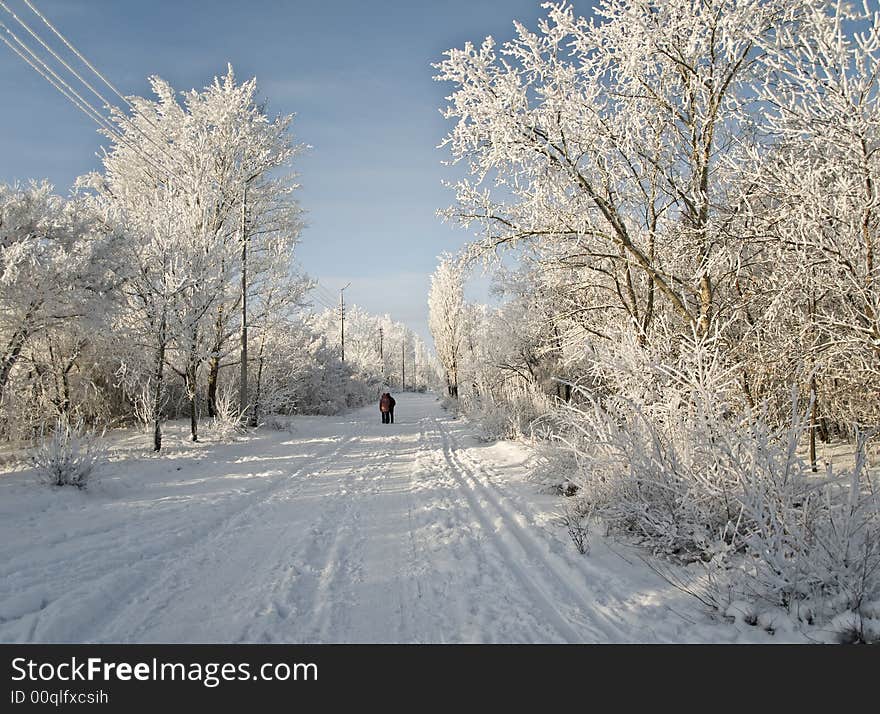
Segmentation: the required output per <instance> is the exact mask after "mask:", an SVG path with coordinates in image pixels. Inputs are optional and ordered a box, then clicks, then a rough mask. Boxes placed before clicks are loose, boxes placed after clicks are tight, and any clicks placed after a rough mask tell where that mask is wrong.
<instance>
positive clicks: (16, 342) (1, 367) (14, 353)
mask: <svg viewBox="0 0 880 714" xmlns="http://www.w3.org/2000/svg"><path fill="white" fill-rule="evenodd" d="M27 338H28V331H27V329H25V328H19V329H18V330H16V332H15V333H14V334H13V335H12V338H11V339H10V340H9V344H8V345H7V346H6V351H5V354H4V355H3V357H2V359H0V400H2V399H3V392H4V391H5V389H6V385H7V384H8V383H9V377H10V376H11V374H12V368H13V367H15V363H16V362H18V358H19V357H20V356H21V351H22V349H23V348H24V343H25V342H26V341H27Z"/></svg>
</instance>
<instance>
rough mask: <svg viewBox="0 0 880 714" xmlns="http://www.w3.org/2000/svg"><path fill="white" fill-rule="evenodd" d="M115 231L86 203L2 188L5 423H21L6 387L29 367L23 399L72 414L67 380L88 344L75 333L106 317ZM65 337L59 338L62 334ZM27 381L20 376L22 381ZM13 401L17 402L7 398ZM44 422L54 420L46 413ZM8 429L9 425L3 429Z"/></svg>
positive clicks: (0, 372) (0, 390)
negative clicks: (98, 317) (47, 396)
mask: <svg viewBox="0 0 880 714" xmlns="http://www.w3.org/2000/svg"><path fill="white" fill-rule="evenodd" d="M114 237H115V234H114V233H113V231H107V230H105V226H104V225H103V224H102V223H101V221H100V219H99V217H98V216H97V215H96V213H95V212H94V211H93V210H92V209H91V208H90V206H89V205H88V203H87V202H86V201H84V200H65V199H62V198H61V197H59V196H57V195H55V194H54V193H53V189H52V186H50V185H49V184H48V183H45V182H44V183H39V184H37V183H32V184H30V185H28V186H9V185H0V409H2V410H3V416H4V419H5V420H10V419H13V420H14V419H15V418H16V417H17V416H18V417H21V416H23V412H24V403H22V404H20V405H18V406H19V408H22V411H21V412H19V414H15V413H13V412H15V411H16V409H15V408H13V409H12V410H11V411H10V407H11V406H12V401H13V400H12V398H11V397H10V396H9V395H8V394H7V387H8V385H9V384H10V381H11V380H12V379H13V378H14V375H15V372H16V370H17V369H18V368H20V367H21V366H22V360H23V359H25V361H26V362H27V366H26V368H25V369H26V371H27V373H28V374H27V375H26V376H28V380H27V381H28V382H29V386H28V387H25V385H24V384H21V385H19V386H18V388H17V390H16V391H17V396H24V395H23V392H24V390H25V389H26V388H27V389H31V390H32V392H34V390H35V394H34V393H32V394H31V395H29V396H28V397H26V398H25V402H28V401H30V403H31V406H32V407H34V406H36V403H35V402H34V400H33V397H34V396H35V395H36V396H37V397H38V400H37V401H40V400H41V398H42V395H43V394H45V393H48V392H50V391H51V392H54V394H53V396H52V397H51V398H50V399H51V400H52V401H53V402H54V408H55V409H57V411H58V412H61V413H63V412H67V411H68V410H69V409H70V374H71V371H72V370H74V369H76V368H77V364H78V360H79V358H80V356H81V354H82V352H83V350H84V349H85V347H86V345H87V344H88V342H89V335H88V332H87V331H86V330H80V331H79V332H78V333H77V330H76V327H75V326H76V325H81V324H82V323H83V321H84V320H85V319H86V318H88V317H90V316H93V315H95V314H97V315H101V314H102V313H104V312H105V311H106V308H107V305H106V299H105V293H106V291H107V290H108V289H110V288H111V287H112V286H113V281H112V279H111V277H110V275H109V271H110V268H111V265H112V263H111V256H112V254H113V241H114ZM65 327H67V328H69V329H67V331H66V333H62V332H61V330H62V328H65ZM38 341H39V350H38V352H39V351H42V350H46V351H47V352H49V353H50V354H47V355H45V357H46V358H47V359H42V360H39V359H36V355H34V356H30V357H29V356H28V347H29V346H30V347H34V348H35V349H36V348H37V342H38ZM23 376H25V375H23ZM12 396H16V395H12ZM44 416H49V417H52V416H54V415H53V414H51V413H49V414H47V415H44ZM7 428H8V424H7Z"/></svg>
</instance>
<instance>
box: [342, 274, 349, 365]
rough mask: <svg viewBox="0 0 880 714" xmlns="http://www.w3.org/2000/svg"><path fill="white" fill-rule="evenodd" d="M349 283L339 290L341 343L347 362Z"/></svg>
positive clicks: (343, 358) (343, 357)
mask: <svg viewBox="0 0 880 714" xmlns="http://www.w3.org/2000/svg"><path fill="white" fill-rule="evenodd" d="M349 285H351V283H349V284H348V285H346V286H345V287H344V288H342V290H340V291H339V318H340V319H339V344H340V345H341V346H342V361H343V362H345V291H346V289H347V288H348V286H349Z"/></svg>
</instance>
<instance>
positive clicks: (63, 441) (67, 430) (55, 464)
mask: <svg viewBox="0 0 880 714" xmlns="http://www.w3.org/2000/svg"><path fill="white" fill-rule="evenodd" d="M99 438H100V437H99V435H97V434H95V433H94V432H92V431H89V430H87V429H86V428H85V426H84V425H83V423H82V421H75V422H72V421H71V420H70V419H69V418H66V417H59V418H58V419H57V421H56V422H55V427H54V429H53V430H52V431H51V433H49V434H45V433H44V434H43V437H42V439H41V441H40V444H39V445H38V446H37V448H36V449H35V450H34V451H33V453H32V454H31V459H32V461H33V464H34V466H35V468H36V469H37V473H38V474H39V476H40V479H41V480H42V481H43V482H44V483H46V484H48V485H50V486H76V487H77V488H85V487H86V486H87V484H88V482H89V479H90V478H91V477H93V476H94V475H95V473H96V472H97V471H98V470H99V469H100V467H101V465H102V464H103V463H104V462H105V461H106V450H105V449H104V447H103V446H102V445H101V443H100V442H99Z"/></svg>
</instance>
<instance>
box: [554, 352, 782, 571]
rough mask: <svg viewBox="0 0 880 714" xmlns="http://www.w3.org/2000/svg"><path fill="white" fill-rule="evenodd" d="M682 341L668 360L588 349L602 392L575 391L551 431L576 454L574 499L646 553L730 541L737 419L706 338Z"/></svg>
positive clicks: (705, 555) (707, 553)
mask: <svg viewBox="0 0 880 714" xmlns="http://www.w3.org/2000/svg"><path fill="white" fill-rule="evenodd" d="M683 347H684V349H683V351H682V356H681V357H680V358H679V361H678V363H677V364H674V365H672V366H670V365H668V364H664V363H663V362H662V361H661V356H660V355H657V354H654V353H652V352H650V351H647V350H645V349H643V348H641V347H639V346H637V345H635V344H629V345H627V346H625V347H624V348H623V350H622V352H620V353H616V354H608V355H596V361H595V371H596V376H597V377H598V378H599V381H600V382H604V383H605V384H606V389H607V390H608V392H609V393H610V394H609V395H608V396H605V397H604V398H602V397H601V396H595V395H594V394H587V393H580V394H579V395H578V399H579V400H580V401H579V402H574V403H571V404H568V405H565V406H564V407H563V409H562V413H561V422H562V423H561V431H560V432H559V434H558V435H557V438H558V439H559V440H560V441H562V442H563V443H564V444H565V445H566V446H567V447H568V448H569V449H570V450H571V451H572V452H573V453H574V454H575V456H576V458H577V461H578V465H579V475H578V477H577V478H576V479H575V480H576V483H577V485H578V486H579V488H580V498H582V499H585V500H586V501H587V502H588V503H589V504H590V506H591V508H593V510H594V512H595V513H596V514H597V515H599V516H601V517H602V518H603V519H604V520H605V521H606V522H607V524H608V526H609V527H610V528H611V530H617V531H619V532H626V533H629V534H632V535H634V536H636V537H637V538H638V539H640V540H642V541H644V542H645V543H646V544H647V545H648V546H649V547H651V549H652V550H654V551H655V552H662V553H666V554H674V555H676V556H679V557H680V558H682V559H683V560H695V559H704V560H707V559H710V558H711V557H713V555H715V554H716V553H717V552H719V551H720V550H724V549H726V547H727V546H728V545H729V544H730V543H731V542H732V533H731V528H734V527H735V526H736V523H737V520H738V516H739V508H738V507H737V502H736V494H735V490H736V487H737V478H736V477H735V474H734V473H733V472H735V471H736V470H737V469H738V468H741V467H742V468H746V466H745V465H743V464H739V463H738V462H737V460H736V458H735V456H734V455H735V454H736V453H737V452H738V451H740V449H739V447H738V446H736V443H737V442H738V441H739V440H740V434H739V429H740V427H739V424H738V423H737V422H736V421H735V420H733V419H732V418H731V417H730V416H729V414H730V407H729V405H728V404H727V403H726V402H725V394H727V393H728V391H729V387H730V384H731V381H732V378H731V373H730V371H729V370H727V369H725V368H724V367H723V366H722V365H721V364H720V362H719V361H718V359H717V357H716V356H715V354H714V353H713V350H712V348H711V345H710V344H708V343H707V342H705V341H700V340H693V341H687V342H686V343H685V344H684V346H683ZM725 452H727V453H726V454H725ZM754 466H755V467H757V468H765V465H759V464H754Z"/></svg>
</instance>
